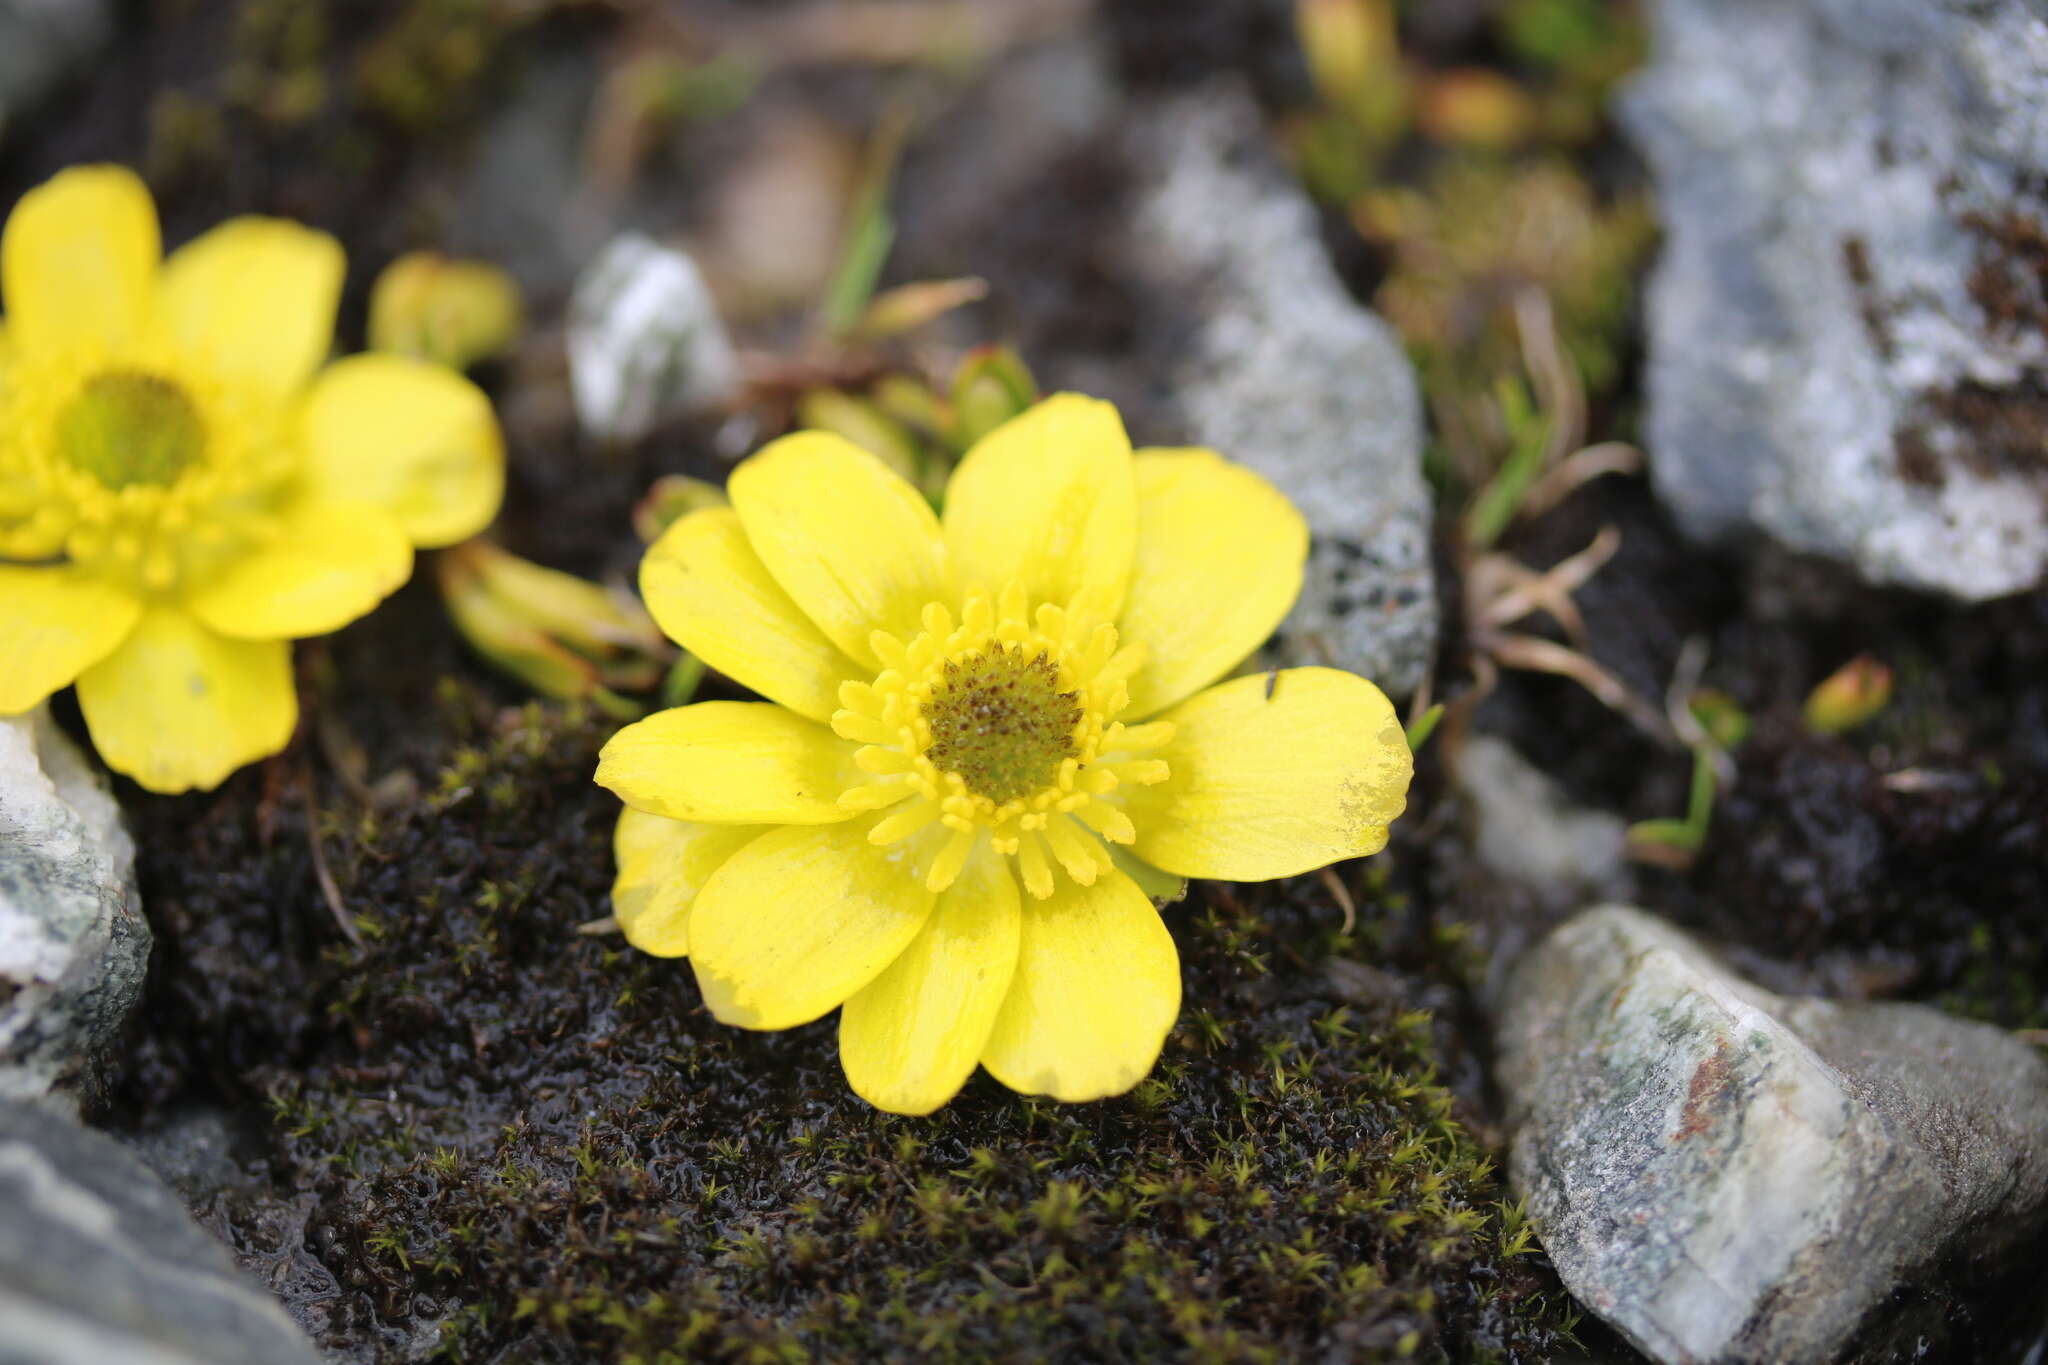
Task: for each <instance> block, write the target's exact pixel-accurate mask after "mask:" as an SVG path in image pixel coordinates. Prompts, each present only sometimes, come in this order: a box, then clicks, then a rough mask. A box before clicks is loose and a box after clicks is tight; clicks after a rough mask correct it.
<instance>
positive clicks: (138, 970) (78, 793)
mask: <svg viewBox="0 0 2048 1365" xmlns="http://www.w3.org/2000/svg"><path fill="white" fill-rule="evenodd" d="M149 944H150V937H149V924H148V921H146V920H144V919H143V917H142V909H141V903H140V900H139V898H138V896H137V894H136V889H135V846H134V844H133V842H131V841H130V839H129V837H128V832H127V830H125V829H124V828H122V825H121V812H120V809H119V807H117V806H116V805H115V804H114V798H113V797H112V795H110V794H109V793H108V791H107V785H106V779H105V778H103V777H101V776H100V775H99V773H98V772H97V771H95V770H94V769H93V768H92V767H91V766H89V764H88V763H87V761H86V759H85V757H84V755H82V754H80V753H79V752H78V749H77V746H75V745H74V744H72V743H71V741H70V740H69V739H67V738H65V736H64V735H63V733H62V732H61V731H59V730H58V729H57V727H56V726H55V725H54V724H52V723H51V721H50V716H49V711H48V709H47V708H44V707H38V708H37V709H36V710H34V711H32V712H30V713H28V714H27V715H21V716H0V1097H20V1096H30V1095H41V1094H44V1093H46V1092H48V1091H50V1090H52V1089H53V1088H54V1089H58V1090H61V1091H66V1092H74V1091H79V1090H84V1091H87V1092H89V1091H90V1090H91V1089H92V1086H93V1082H94V1070H93V1068H94V1063H95V1061H96V1060H97V1057H98V1054H99V1052H100V1051H101V1049H103V1048H104V1047H105V1046H106V1045H107V1044H108V1043H109V1042H111V1041H112V1040H113V1038H114V1035H115V1034H116V1032H117V1031H118V1030H119V1029H120V1026H121V1021H122V1020H123V1019H124V1018H126V1017H127V1014H128V1011H129V1009H130V1008H131V1007H132V1006H133V1005H134V1004H135V1000H136V997H137V996H138V995H140V993H141V991H142V977H143V973H144V971H145V970H146V969H147V968H148V966H149Z"/></svg>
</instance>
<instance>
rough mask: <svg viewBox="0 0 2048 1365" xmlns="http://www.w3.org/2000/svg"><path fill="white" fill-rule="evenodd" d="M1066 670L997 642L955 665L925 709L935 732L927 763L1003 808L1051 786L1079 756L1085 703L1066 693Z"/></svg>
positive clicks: (953, 662)
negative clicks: (1062, 675) (1077, 732)
mask: <svg viewBox="0 0 2048 1365" xmlns="http://www.w3.org/2000/svg"><path fill="white" fill-rule="evenodd" d="M1059 683H1060V680H1059V669H1058V668H1057V667H1055V666H1054V664H1053V662H1052V660H1050V659H1048V658H1047V657H1046V656H1045V655H1043V654H1037V655H1031V656H1027V655H1026V654H1025V653H1024V651H1023V650H1022V649H1021V648H1019V647H1017V646H1015V645H1003V644H997V643H995V642H993V641H991V642H990V643H989V645H988V647H987V648H985V649H983V650H982V651H980V652H979V653H975V654H968V655H965V656H963V657H961V658H957V659H949V660H947V662H946V666H945V673H944V676H943V678H941V680H940V681H939V683H938V685H937V686H935V687H934V688H933V689H932V693H931V696H930V698H929V699H928V700H926V702H925V703H924V718H925V721H926V723H927V724H929V725H930V726H931V729H932V743H931V748H930V749H928V750H927V751H926V756H927V757H929V758H930V759H931V761H932V762H933V763H934V764H936V765H937V766H938V768H939V770H940V771H941V772H950V773H957V774H959V776H960V780H961V781H963V782H965V783H966V784H967V789H968V790H969V791H971V792H973V793H974V794H975V795H977V796H985V797H987V798H988V799H989V800H991V801H993V802H995V803H996V804H997V805H999V806H1000V805H1002V804H1004V803H1005V802H1009V801H1015V800H1017V799H1018V798H1019V797H1024V796H1029V795H1030V794H1031V793H1032V792H1034V791H1037V790H1038V789H1039V788H1041V787H1044V786H1048V785H1050V784H1051V783H1052V781H1053V779H1054V778H1055V777H1056V776H1057V775H1058V773H1059V767H1060V763H1061V761H1062V760H1064V759H1067V758H1070V757H1072V756H1073V754H1074V753H1075V745H1074V728H1075V727H1076V726H1077V725H1079V724H1080V722H1081V699H1080V696H1079V694H1077V693H1074V692H1062V691H1061V690H1060V685H1059Z"/></svg>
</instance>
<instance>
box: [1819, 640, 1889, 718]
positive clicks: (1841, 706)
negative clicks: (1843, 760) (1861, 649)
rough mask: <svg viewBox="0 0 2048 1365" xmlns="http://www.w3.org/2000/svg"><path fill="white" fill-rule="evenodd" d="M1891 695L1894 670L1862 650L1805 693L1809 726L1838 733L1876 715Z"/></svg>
mask: <svg viewBox="0 0 2048 1365" xmlns="http://www.w3.org/2000/svg"><path fill="white" fill-rule="evenodd" d="M1891 699H1892V671H1891V669H1889V668H1887V667H1886V666H1885V665H1883V664H1881V663H1879V662H1878V661H1877V660H1876V659H1873V658H1871V657H1870V656H1869V655H1868V654H1859V655H1857V656H1856V657H1855V658H1853V659H1851V660H1850V661H1849V662H1848V663H1845V664H1843V665H1842V666H1841V667H1840V668H1838V669H1836V670H1835V671H1834V672H1833V673H1831V674H1829V675H1828V677H1827V678H1826V680H1825V681H1823V682H1822V683H1821V684H1820V686H1818V687H1816V688H1814V689H1813V691H1811V692H1809V693H1807V695H1806V728H1807V729H1809V730H1811V731H1813V732H1814V733H1815V734H1818V735H1839V734H1842V733H1843V732H1845V731H1848V730H1853V729H1855V728H1856V727H1857V726H1859V725H1861V724H1863V723H1864V722H1865V721H1867V720H1870V719H1871V718H1872V717H1874V716H1875V715H1877V713H1878V712H1880V711H1882V710H1884V708H1885V707H1886V706H1887V705H1888V704H1890V702H1891Z"/></svg>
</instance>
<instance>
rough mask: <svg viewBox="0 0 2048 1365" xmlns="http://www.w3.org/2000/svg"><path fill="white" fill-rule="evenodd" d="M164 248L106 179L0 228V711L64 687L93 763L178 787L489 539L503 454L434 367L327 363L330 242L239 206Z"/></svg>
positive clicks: (249, 755)
mask: <svg viewBox="0 0 2048 1365" xmlns="http://www.w3.org/2000/svg"><path fill="white" fill-rule="evenodd" d="M161 250H162V248H161V244H160V241H159V238H158V229H157V217H156V206H155V205H154V204H153V203H152V202H151V200H150V197H149V191H148V190H147V189H146V188H145V187H144V186H143V184H142V182H141V181H140V180H139V179H137V178H136V176H135V175H134V174H133V173H131V172H130V171H128V170H125V169H123V168H121V167H118V166H85V167H76V168H73V169H71V170H67V171H64V172H63V173H61V174H59V175H58V176H56V177H55V178H54V179H52V180H50V181H49V182H48V183H46V184H44V185H42V186H40V187H38V188H36V189H34V190H31V191H30V192H29V193H28V194H26V195H24V196H23V197H22V200H21V202H20V203H19V204H17V205H16V206H15V208H14V212H13V213H12V214H11V215H9V217H8V219H7V227H6V232H5V236H4V239H0V292H4V302H5V307H6V317H5V332H4V336H0V714H13V713H15V712H19V711H25V710H27V709H28V708H30V707H32V706H34V705H36V704H37V703H38V702H41V701H42V700H43V699H44V698H45V697H47V696H49V695H50V694H51V693H52V692H54V691H56V690H57V689H59V688H61V687H63V686H65V685H66V684H68V683H71V682H76V683H77V684H78V700H79V705H80V707H81V709H82V710H83V711H84V713H85V720H86V725H87V726H88V727H89V728H90V729H91V731H92V737H93V743H94V745H95V746H97V748H98V749H99V751H100V755H101V757H103V758H104V759H105V760H106V761H107V763H108V764H109V765H110V766H112V767H113V768H115V769H117V770H119V771H121V772H124V773H127V774H128V775H129V776H131V777H133V778H134V779H135V780H136V781H138V782H140V783H141V784H142V785H143V786H145V787H149V788H151V789H152V790H155V791H164V792H174V791H184V790H187V789H189V788H193V787H212V786H214V785H216V784H217V783H219V782H220V780H221V779H222V778H224V777H226V776H227V775H228V774H229V773H230V772H232V771H234V770H235V769H236V768H238V767H240V766H241V765H242V764H244V763H247V762H250V761H251V760H253V759H257V758H261V757H263V756H264V755H266V754H271V753H275V752H277V751H278V750H279V749H281V748H283V747H284V745H285V743H286V742H287V741H288V740H289V739H290V738H291V734H292V730H293V728H294V726H295V725H296V724H297V720H298V699H297V692H296V689H295V688H294V686H293V683H292V670H291V645H290V643H289V642H290V641H291V640H292V639H294V638H298V637H301V636H307V635H320V634H324V633H326V632H328V631H331V630H334V629H336V628H338V627H340V626H342V625H344V624H346V623H347V622H349V621H352V620H354V619H355V618H356V617H358V616H361V615H363V614H364V613H365V612H367V611H369V610H370V609H371V608H372V607H374V606H376V604H377V603H378V602H379V601H380V600H381V599H382V598H383V597H384V596H385V595H386V594H387V593H389V592H391V591H392V590H393V589H394V588H396V587H398V585H399V584H401V583H403V582H405V580H406V578H407V576H408V575H409V574H410V573H411V572H412V557H413V547H414V546H415V545H420V546H434V545H447V544H451V543H453V542H455V541H458V540H462V539H464V538H466V537H468V536H471V535H474V534H476V532H478V531H480V530H482V529H483V528H484V526H485V525H487V524H488V523H489V522H490V520H491V518H492V517H493V516H494V515H495V514H496V512H497V507H498V499H499V496H500V493H501V492H502V489H503V483H504V450H503V445H502V443H501V439H500V437H499V433H498V426H497V421H496V419H495V418H494V417H493V416H492V413H491V406H490V403H489V400H487V399H486V398H485V397H484V396H483V394H482V393H481V392H479V391H478V390H477V389H476V388H475V387H474V386H473V385H471V384H470V383H469V381H467V380H466V379H463V378H462V377H461V376H460V375H457V374H455V373H453V372H452V371H450V370H447V369H443V368H441V367H440V366H436V365H429V364H425V363H422V362H419V361H413V360H408V359H404V358H401V357H397V356H388V355H365V356H356V357H353V358H351V359H347V360H342V361H339V362H337V363H335V364H333V365H326V366H325V368H324V369H323V368H322V366H323V365H325V362H326V360H327V354H328V349H329V347H330V346H331V345H332V343H333V336H334V315H335V308H336V304H337V301H338V300H339V298H340V294H341V281H342V274H343V271H344V268H345V266H344V261H343V258H342V251H341V246H340V244H339V243H337V242H336V241H335V240H334V239H333V238H332V237H329V236H328V235H326V234H325V233H322V232H315V231H313V230H311V229H309V228H305V227H301V226H299V225H298V224H295V223H289V222H284V221H280V220H278V219H272V218H236V219H233V220H231V221H229V222H226V223H223V224H221V225H220V226H219V227H216V228H214V229H213V230H212V231H210V232H208V233H206V234H205V235H203V236H201V237H199V238H198V239H197V240H195V241H193V242H191V243H190V244H189V245H187V246H184V247H182V248H180V249H179V250H177V251H175V252H173V253H172V254H171V255H170V257H169V258H168V259H160V257H161Z"/></svg>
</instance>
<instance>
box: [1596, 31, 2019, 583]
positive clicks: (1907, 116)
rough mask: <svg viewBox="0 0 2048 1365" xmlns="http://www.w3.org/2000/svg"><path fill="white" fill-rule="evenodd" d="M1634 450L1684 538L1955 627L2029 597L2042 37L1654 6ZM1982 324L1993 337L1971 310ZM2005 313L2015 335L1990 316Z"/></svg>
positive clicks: (1639, 111) (1630, 97)
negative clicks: (1861, 581) (1938, 606)
mask: <svg viewBox="0 0 2048 1365" xmlns="http://www.w3.org/2000/svg"><path fill="white" fill-rule="evenodd" d="M1650 11H1651V16H1652V19H1653V26H1652V32H1653V39H1654V41H1653V51H1654V61H1653V63H1652V65H1651V67H1650V68H1649V70H1648V71H1647V72H1646V73H1645V74H1644V75H1643V76H1641V77H1640V78H1639V79H1638V81H1637V82H1636V84H1635V85H1634V87H1633V88H1632V89H1631V90H1630V91H1629V92H1628V94H1627V96H1626V97H1625V98H1624V100H1623V101H1622V106H1621V108H1622V113H1623V115H1624V118H1625V121H1626V123H1627V124H1628V126H1629V127H1630V129H1631V131H1632V132H1633V134H1634V135H1635V138H1636V140H1637V141H1638V142H1639V143H1640V144H1641V145H1642V147H1643V149H1644V152H1645V153H1646V155H1647V157H1648V159H1649V161H1650V163H1651V166H1652V168H1653V169H1654V171H1655V173H1656V180H1657V197H1658V202H1659V205H1660V212H1661V215H1662V217H1663V219H1664V223H1665V241H1664V247H1663V251H1662V255H1661V259H1660V261H1659V264H1658V266H1657V269H1656V271H1655V273H1654V275H1653V277H1652V281H1651V287H1650V291H1649V300H1648V320H1649V343H1650V360H1649V367H1648V391H1649V393H1648V397H1649V406H1648V414H1647V417H1648V422H1647V426H1648V447H1649V453H1650V461H1651V472H1652V474H1653V476H1654V477H1655V480H1656V484H1657V488H1658V491H1659V493H1660V495H1661V496H1662V497H1663V498H1664V500H1665V501H1666V502H1667V503H1668V504H1669V506H1670V507H1671V510H1672V511H1673V513H1674V514H1675V515H1676V517H1677V519H1678V520H1679V522H1680V523H1681V525H1683V526H1684V527H1685V529H1686V530H1687V531H1688V532H1689V533H1690V534H1692V535H1694V536H1697V537H1700V538H1702V539H1709V540H1721V541H1740V540H1742V539H1744V538H1746V537H1750V536H1754V535H1756V534H1758V533H1761V534H1763V535H1766V536H1768V537H1771V538H1773V539H1775V540H1777V541H1779V542H1780V543H1782V544H1784V545H1787V546H1789V547H1791V548H1793V549H1795V550H1799V551H1803V552H1807V553H1813V554H1819V555H1824V556H1828V557H1831V558H1835V559H1838V560H1842V561H1845V562H1847V563H1850V564H1852V565H1854V566H1855V567H1856V568H1857V569H1858V570H1860V571H1861V572H1862V573H1863V574H1864V576H1866V577H1867V578H1869V579H1871V580H1872V581H1875V582H1880V583H1894V584H1901V585H1905V586H1909V587H1914V588H1920V589H1926V590H1933V591H1939V592H1944V593H1948V594H1951V595H1953V596H1956V597H1960V598H1965V599H1981V598H1987V597H1995V596H1999V595H2001V594H2005V593H2010V592H2015V591H2019V590H2021V589H2024V588H2026V587H2028V586H2030V585H2032V584H2033V583H2035V582H2037V581H2038V580H2039V579H2040V578H2041V577H2042V574H2043V572H2044V569H2048V514H2044V510H2043V508H2044V500H2048V458H2044V457H2043V455H2042V452H2041V436H2040V433H2041V431H2042V430H2043V429H2044V427H2048V333H2044V329H2043V326H2042V323H2043V320H2044V319H2048V297H2044V294H2043V284H2044V279H2043V276H2042V273H2041V271H2042V266H2043V263H2044V261H2048V255H2044V251H2043V246H2042V243H2043V242H2044V241H2048V236H2044V235H2043V234H2044V225H2048V189H2044V186H2048V120H2044V119H2043V117H2042V114H2041V111H2042V109H2043V107H2044V104H2048V17H2044V16H2043V14H2042V11H2041V7H2040V6H2039V5H2038V4H2032V3H2028V0H1656V2H1655V3H1653V4H1652V5H1651V6H1650ZM2001 296H2002V297H2003V300H2004V301H2003V302H1996V303H1995V307H1994V309H1993V310H1992V311H1990V312H1987V308H1986V306H1985V301H1986V300H1987V299H1992V300H1994V301H1996V300H1998V299H1999V298H2000V297H2001ZM2000 313H2007V314H2009V315H2007V316H1998V315H1995V314H2000Z"/></svg>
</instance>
